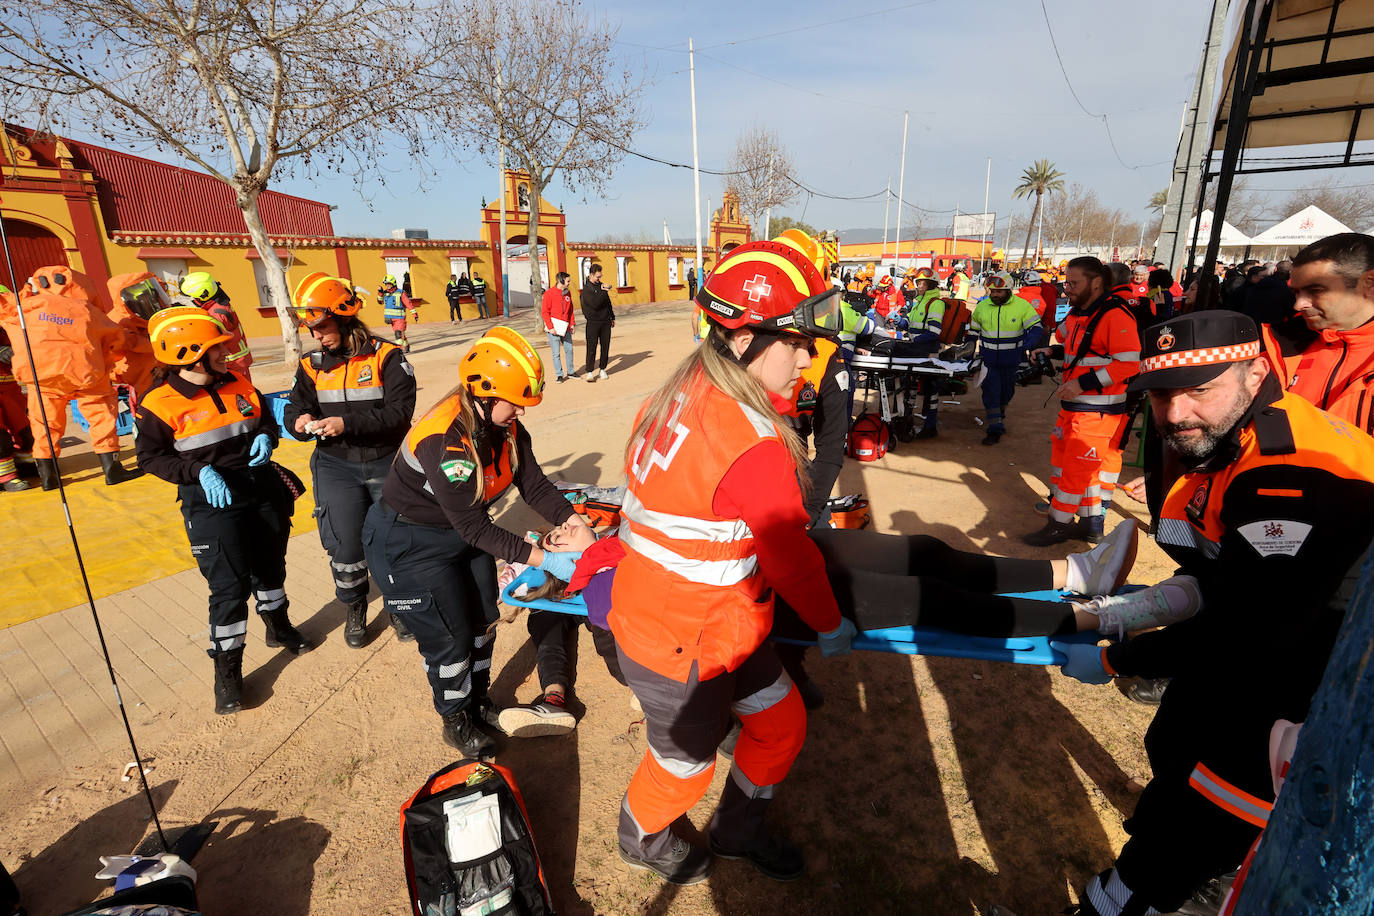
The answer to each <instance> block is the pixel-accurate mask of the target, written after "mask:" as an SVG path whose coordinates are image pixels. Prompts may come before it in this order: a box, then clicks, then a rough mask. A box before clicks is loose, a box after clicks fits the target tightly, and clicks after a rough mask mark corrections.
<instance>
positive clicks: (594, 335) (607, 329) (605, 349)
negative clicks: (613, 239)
mask: <svg viewBox="0 0 1374 916" xmlns="http://www.w3.org/2000/svg"><path fill="white" fill-rule="evenodd" d="M582 317H583V318H584V319H586V328H587V366H586V368H585V369H584V370H583V372H582V378H583V379H584V380H586V381H588V382H594V381H596V380H597V379H598V378H606V360H607V359H608V358H609V357H610V355H611V328H613V327H615V311H614V310H613V309H612V308H611V297H610V295H609V294H608V293H607V292H606V287H605V286H602V285H601V265H600V264H593V265H592V267H591V270H589V271H587V282H586V283H584V284H582ZM597 344H600V345H601V363H600V365H599V366H595V367H594V366H593V365H592V364H593V363H594V362H595V360H596V348H597ZM597 369H599V370H600V371H596V370H597Z"/></svg>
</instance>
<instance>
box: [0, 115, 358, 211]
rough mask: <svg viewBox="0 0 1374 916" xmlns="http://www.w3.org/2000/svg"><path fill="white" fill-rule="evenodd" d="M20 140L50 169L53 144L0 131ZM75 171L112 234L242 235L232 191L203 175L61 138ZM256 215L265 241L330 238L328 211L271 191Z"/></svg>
mask: <svg viewBox="0 0 1374 916" xmlns="http://www.w3.org/2000/svg"><path fill="white" fill-rule="evenodd" d="M6 126H7V127H8V128H9V129H10V130H13V131H15V132H17V133H19V134H21V135H23V136H26V137H27V139H26V143H28V144H29V145H30V147H31V149H32V150H33V152H34V154H35V155H36V156H37V157H38V158H40V159H42V160H46V162H45V163H44V164H47V165H56V164H57V157H56V155H55V151H54V147H55V143H54V141H53V138H51V137H48V138H44V137H42V136H36V135H34V133H33V131H31V130H28V129H25V128H21V127H16V126H14V125H6ZM63 142H65V143H66V144H67V147H68V149H70V150H71V152H72V158H73V162H74V163H75V165H76V166H77V167H78V168H83V169H88V170H90V171H91V172H93V173H94V174H95V178H96V193H97V196H98V199H99V202H100V212H101V214H102V215H103V216H104V218H105V228H106V230H107V231H108V232H110V233H115V232H142V233H148V232H159V233H161V232H173V233H187V232H190V233H197V234H204V233H243V232H246V229H245V228H244V225H243V214H242V211H240V210H239V208H238V205H237V204H236V203H235V202H234V191H233V189H232V188H230V187H229V186H228V185H226V184H225V183H224V182H222V181H220V180H218V179H216V178H212V177H211V176H209V175H206V174H204V173H203V172H196V171H192V170H191V169H186V168H182V167H180V166H175V165H168V164H167V163H165V162H156V161H154V160H152V159H145V158H143V157H142V156H134V155H131V154H129V153H122V152H119V151H118V150H113V149H108V148H106V147H103V146H96V145H94V144H91V143H83V142H81V141H79V140H69V139H66V138H63ZM258 211H259V213H260V214H261V215H262V221H263V224H264V225H265V226H266V228H267V232H268V234H269V235H324V236H332V235H333V234H334V224H333V221H332V220H331V219H330V215H329V205H328V204H325V203H321V202H319V201H315V200H306V199H305V198H303V197H295V196H292V195H290V194H281V193H278V192H276V191H264V192H262V195H261V196H260V197H259V198H258Z"/></svg>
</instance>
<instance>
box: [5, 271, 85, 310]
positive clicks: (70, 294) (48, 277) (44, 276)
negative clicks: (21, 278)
mask: <svg viewBox="0 0 1374 916" xmlns="http://www.w3.org/2000/svg"><path fill="white" fill-rule="evenodd" d="M41 293H50V294H51V295H54V296H62V297H63V298H64V299H82V300H85V301H87V302H96V301H98V300H99V298H100V294H99V293H97V292H96V291H95V284H94V283H92V282H91V278H90V277H88V276H86V275H85V274H83V273H81V271H79V270H72V269H71V268H70V267H40V268H38V269H37V270H35V271H34V272H33V276H31V277H29V279H28V282H27V283H25V284H24V285H23V286H22V287H20V289H19V298H20V299H27V298H28V297H29V296H37V295H39V294H41Z"/></svg>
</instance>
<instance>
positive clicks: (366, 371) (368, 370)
mask: <svg viewBox="0 0 1374 916" xmlns="http://www.w3.org/2000/svg"><path fill="white" fill-rule="evenodd" d="M370 381H372V367H371V366H367V365H364V366H363V367H362V368H361V369H359V370H358V384H359V385H362V384H366V383H367V382H370Z"/></svg>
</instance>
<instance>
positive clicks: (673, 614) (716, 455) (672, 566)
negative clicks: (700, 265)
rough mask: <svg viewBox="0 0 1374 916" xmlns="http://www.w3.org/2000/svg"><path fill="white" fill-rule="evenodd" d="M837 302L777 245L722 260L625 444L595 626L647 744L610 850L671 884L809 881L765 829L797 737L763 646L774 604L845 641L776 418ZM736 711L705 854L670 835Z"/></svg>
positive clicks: (842, 647)
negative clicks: (623, 479) (735, 873)
mask: <svg viewBox="0 0 1374 916" xmlns="http://www.w3.org/2000/svg"><path fill="white" fill-rule="evenodd" d="M839 296H840V290H839V289H838V288H836V287H832V286H831V285H830V283H829V281H828V280H827V279H826V278H825V277H824V276H822V275H821V273H820V271H818V270H817V269H816V267H815V265H814V264H813V263H811V262H810V261H809V260H808V259H807V258H806V257H804V256H803V255H802V254H801V253H800V252H799V251H797V249H795V248H793V247H791V246H789V245H783V244H778V243H776V242H749V243H747V244H744V245H741V246H739V247H738V248H735V249H734V250H733V251H731V252H730V253H729V254H728V255H726V256H725V257H724V258H722V259H721V261H720V264H719V265H718V266H717V268H716V270H715V272H713V273H712V274H711V277H710V279H709V280H707V281H706V284H705V286H704V287H703V289H702V290H701V291H700V292H699V293H698V294H697V297H698V300H699V301H700V302H701V304H702V306H703V307H704V308H705V310H706V313H707V314H708V315H709V316H710V318H711V330H710V333H709V334H708V336H707V338H706V340H704V341H702V343H701V345H700V346H699V347H698V348H697V349H696V351H695V352H693V353H692V355H690V356H689V357H688V358H687V359H686V360H684V361H683V362H682V364H681V365H680V366H679V367H678V368H677V370H676V371H675V372H674V373H673V374H672V376H671V377H670V378H669V379H668V381H667V382H666V383H665V384H664V385H663V387H661V388H660V389H659V390H658V392H657V393H655V394H654V395H651V396H650V398H649V400H648V401H647V402H646V404H645V406H644V407H643V408H642V409H641V410H640V414H639V417H638V418H637V420H636V421H635V428H634V431H633V432H632V433H631V436H630V441H629V444H628V448H627V450H626V473H627V476H628V482H627V491H626V495H625V503H624V506H623V508H622V514H621V519H622V520H621V527H620V538H621V541H622V543H623V546H624V547H625V552H626V555H625V559H624V560H623V561H622V562H621V564H620V566H619V568H618V570H617V573H616V577H615V583H614V587H613V589H612V598H611V611H610V614H609V622H610V627H611V632H612V633H613V634H614V635H615V639H616V645H617V649H618V653H619V656H620V661H621V670H622V671H623V672H624V674H625V677H626V679H627V680H628V682H629V684H630V687H631V689H632V690H633V691H634V693H635V696H636V697H637V698H638V699H639V701H640V704H641V705H642V706H643V709H644V716H645V721H646V733H647V734H646V737H647V740H648V744H649V748H648V750H647V751H646V752H645V754H644V759H643V760H642V761H641V763H640V765H639V769H638V770H637V771H636V772H635V775H634V777H633V779H631V781H630V785H629V788H628V790H627V791H626V793H625V799H624V801H623V803H622V805H621V809H620V825H619V839H620V856H621V858H622V859H623V860H624V861H625V862H626V863H627V864H629V865H631V866H632V867H635V868H641V869H647V870H649V871H652V872H654V873H656V874H658V875H659V876H661V877H663V878H664V879H665V880H668V881H670V882H673V883H677V884H693V883H696V882H699V881H703V880H705V879H706V877H707V876H708V875H709V874H710V872H711V868H712V865H713V862H714V858H713V853H714V855H716V856H720V857H723V858H747V859H749V860H750V861H751V862H752V863H753V864H754V866H755V867H756V868H758V869H759V870H760V871H761V872H762V873H763V874H765V875H767V876H769V877H772V878H775V879H777V880H790V879H793V878H797V877H800V876H801V875H802V873H803V872H804V871H805V863H804V861H803V858H802V854H801V851H800V850H799V849H798V848H797V847H796V846H794V845H793V844H792V843H790V842H788V841H787V840H785V839H783V838H781V837H779V836H777V835H775V834H772V833H770V832H769V830H768V828H767V827H766V825H765V823H764V814H765V812H766V810H767V807H768V804H769V801H770V799H771V798H772V797H773V792H774V787H775V786H776V785H777V784H778V783H779V782H781V781H782V779H783V777H785V776H786V775H787V772H788V770H789V769H790V768H791V766H792V762H793V760H795V759H796V756H797V754H798V753H799V752H800V751H801V747H802V744H803V743H804V741H805V737H806V710H805V707H804V706H803V704H802V699H801V697H800V695H799V694H798V692H797V689H796V687H795V686H794V685H793V684H792V681H791V679H790V678H789V677H788V676H787V674H786V673H785V672H784V671H783V669H782V666H781V665H780V663H779V662H778V658H777V655H776V654H774V652H773V650H772V648H771V646H770V645H769V644H768V643H767V642H766V641H765V640H766V638H767V636H768V631H769V628H770V627H771V625H772V616H773V614H772V608H773V595H774V594H775V593H776V594H778V595H779V596H781V597H782V598H783V599H785V600H786V601H787V603H788V604H789V605H791V606H792V607H793V608H794V609H795V610H796V611H797V613H798V614H799V615H800V616H801V618H802V619H803V620H804V621H805V622H806V623H807V624H808V625H809V626H811V627H812V628H813V629H814V630H816V631H817V632H818V633H820V634H821V637H820V644H821V651H822V654H824V655H827V656H829V655H834V654H840V653H843V652H847V651H848V650H849V645H850V642H851V640H852V639H853V636H854V632H855V630H854V626H853V624H852V623H850V622H849V621H846V620H844V619H843V618H841V616H840V613H839V610H838V608H837V606H836V604H835V598H834V595H833V594H832V593H831V591H830V587H829V584H828V582H827V581H826V578H825V566H824V563H823V561H822V559H821V556H820V553H819V552H818V550H817V548H816V546H815V544H814V543H812V541H811V540H810V538H808V537H807V535H806V526H807V522H808V518H807V514H806V507H805V502H804V497H803V494H802V490H801V488H800V486H799V483H798V470H799V469H800V468H801V467H802V466H803V464H804V461H805V452H804V449H803V447H802V445H801V442H800V441H799V440H798V438H797V436H796V434H795V433H793V432H792V430H791V429H790V428H789V426H788V425H787V423H786V422H785V421H784V420H783V417H782V415H781V413H780V410H784V409H786V408H787V406H788V400H787V399H788V397H789V396H790V395H791V393H792V391H793V390H794V387H795V385H796V383H797V380H798V378H799V377H800V376H801V374H802V373H803V372H804V371H805V370H806V369H807V368H808V367H809V366H810V365H811V355H810V352H811V347H812V346H813V344H812V339H813V338H814V337H817V336H829V335H833V334H834V333H836V332H837V331H838V329H839V321H840V318H839V312H840V299H839ZM732 710H733V711H734V712H735V714H736V715H738V716H739V718H740V719H741V720H742V721H743V731H742V732H741V734H740V736H739V740H738V743H737V745H736V747H735V753H734V764H733V766H732V768H731V772H730V778H729V779H727V780H726V782H725V790H724V793H723V794H722V796H721V800H720V804H719V806H718V807H717V809H716V813H715V816H714V817H713V818H712V821H711V826H710V829H709V830H708V836H709V839H710V846H711V848H710V850H707V849H702V848H699V847H695V846H692V845H690V844H688V843H687V842H686V841H684V840H682V839H681V838H679V837H677V836H676V835H675V834H674V833H673V832H672V829H671V826H670V825H671V824H672V822H673V821H674V820H676V819H677V818H678V817H680V816H681V815H683V814H684V813H686V812H687V811H688V810H689V809H690V808H691V807H692V806H693V805H694V804H696V802H697V800H698V799H700V798H701V796H702V795H703V794H704V793H705V792H706V789H707V787H708V786H709V785H710V783H711V774H712V771H713V770H714V768H715V760H716V747H717V745H719V744H720V742H721V739H722V738H723V737H724V736H725V734H726V731H727V728H728V724H729V719H730V713H731V711H732Z"/></svg>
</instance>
